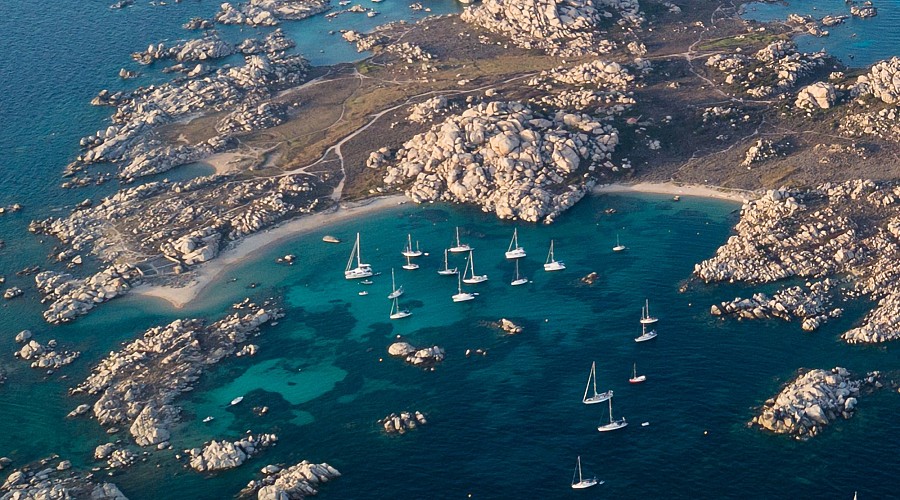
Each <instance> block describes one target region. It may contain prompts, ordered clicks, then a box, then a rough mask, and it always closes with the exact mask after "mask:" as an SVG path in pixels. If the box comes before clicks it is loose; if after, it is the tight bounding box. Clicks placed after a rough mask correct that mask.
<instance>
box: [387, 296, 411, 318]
mask: <svg viewBox="0 0 900 500" xmlns="http://www.w3.org/2000/svg"><path fill="white" fill-rule="evenodd" d="M410 316H412V313H411V312H409V309H402V310H401V309H400V299H398V298H397V297H394V303H393V304H391V319H403V318H408V317H410Z"/></svg>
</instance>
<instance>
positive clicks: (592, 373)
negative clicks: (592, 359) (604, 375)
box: [581, 364, 596, 401]
mask: <svg viewBox="0 0 900 500" xmlns="http://www.w3.org/2000/svg"><path fill="white" fill-rule="evenodd" d="M593 377H594V365H593V364H591V372H590V373H588V379H587V383H586V384H584V396H582V398H581V400H582V401H587V395H588V389H590V388H591V379H592V378H593ZM595 392H596V389H595Z"/></svg>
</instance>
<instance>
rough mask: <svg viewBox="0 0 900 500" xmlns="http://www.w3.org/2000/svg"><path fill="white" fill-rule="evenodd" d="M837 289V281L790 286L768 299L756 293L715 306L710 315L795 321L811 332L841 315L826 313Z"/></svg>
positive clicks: (839, 313)
mask: <svg viewBox="0 0 900 500" xmlns="http://www.w3.org/2000/svg"><path fill="white" fill-rule="evenodd" d="M837 286H838V283H837V281H836V280H833V279H830V278H829V279H825V280H823V281H819V282H816V283H814V284H811V285H810V286H809V287H801V286H793V287H789V288H785V289H783V290H779V291H778V292H777V293H776V294H775V295H774V296H773V297H772V298H769V297H768V296H766V294H763V293H756V294H754V295H753V296H752V297H749V298H746V299H742V298H740V297H738V298H736V299H734V300H732V301H728V302H722V303H721V305H719V306H717V305H713V306H712V307H711V308H710V314H712V315H713V316H720V315H732V316H736V317H738V318H744V319H762V318H781V319H783V320H785V321H791V320H793V319H797V320H800V321H801V328H803V329H804V330H806V331H813V330H815V329H817V328H818V327H820V326H821V325H822V324H824V323H825V322H826V321H828V319H830V318H837V317H840V316H841V314H842V313H843V310H842V309H840V308H836V309H833V310H831V311H829V310H828V308H829V307H830V305H831V302H832V297H833V294H834V293H835V288H836V287H837Z"/></svg>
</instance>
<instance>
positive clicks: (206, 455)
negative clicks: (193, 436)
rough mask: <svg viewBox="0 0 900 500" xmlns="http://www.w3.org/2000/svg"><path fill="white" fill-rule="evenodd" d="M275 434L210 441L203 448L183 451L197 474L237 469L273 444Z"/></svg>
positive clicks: (275, 437)
mask: <svg viewBox="0 0 900 500" xmlns="http://www.w3.org/2000/svg"><path fill="white" fill-rule="evenodd" d="M276 441H278V437H277V436H275V434H259V435H256V436H254V435H253V434H248V435H247V437H244V438H241V439H239V440H237V441H233V442H231V441H215V440H213V441H210V442H209V443H207V444H206V445H205V446H203V448H202V449H201V448H194V449H191V450H185V453H187V454H188V455H189V456H190V457H191V458H190V464H191V468H192V469H194V470H195V471H197V472H213V471H217V470H225V469H233V468H235V467H239V466H240V465H241V464H243V463H244V462H245V461H247V459H248V458H250V457H252V456H254V455H256V454H257V453H259V452H260V451H262V450H263V448H266V447H268V446H270V445H273V444H275V442H276Z"/></svg>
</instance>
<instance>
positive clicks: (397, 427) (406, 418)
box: [378, 411, 428, 434]
mask: <svg viewBox="0 0 900 500" xmlns="http://www.w3.org/2000/svg"><path fill="white" fill-rule="evenodd" d="M427 423H428V420H426V419H425V415H423V414H422V413H421V412H419V411H416V412H408V411H404V412H400V413H391V414H390V415H388V416H386V417H384V418H382V419H381V420H379V421H378V425H380V426H381V427H382V428H384V432H387V433H388V434H406V431H408V430H412V429H415V428H416V427H418V426H420V425H425V424H427Z"/></svg>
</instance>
